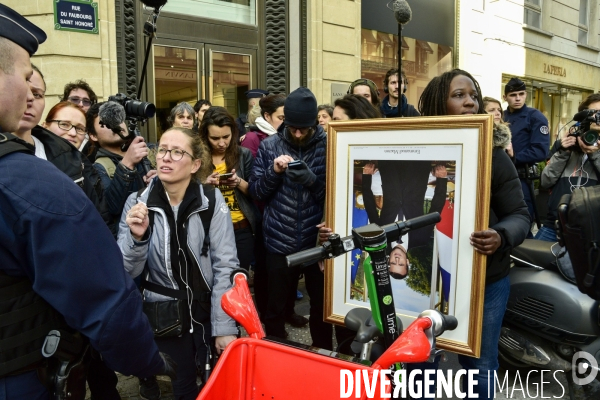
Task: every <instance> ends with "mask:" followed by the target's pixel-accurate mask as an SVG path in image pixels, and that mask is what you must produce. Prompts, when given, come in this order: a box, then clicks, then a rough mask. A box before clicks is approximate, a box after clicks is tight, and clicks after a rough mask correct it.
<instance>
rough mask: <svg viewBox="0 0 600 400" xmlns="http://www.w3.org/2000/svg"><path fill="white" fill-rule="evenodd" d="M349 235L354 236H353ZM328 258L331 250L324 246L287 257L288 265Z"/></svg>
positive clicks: (311, 262) (310, 262)
mask: <svg viewBox="0 0 600 400" xmlns="http://www.w3.org/2000/svg"><path fill="white" fill-rule="evenodd" d="M349 237H350V238H352V237H351V236H349ZM344 239H345V238H344ZM326 258H329V251H328V250H327V249H326V248H325V247H324V246H320V247H314V248H312V249H308V250H303V251H300V252H298V253H294V254H290V255H289V256H287V257H286V259H287V264H288V267H295V266H297V265H304V264H306V265H308V264H314V263H316V262H317V261H321V260H325V259H326Z"/></svg>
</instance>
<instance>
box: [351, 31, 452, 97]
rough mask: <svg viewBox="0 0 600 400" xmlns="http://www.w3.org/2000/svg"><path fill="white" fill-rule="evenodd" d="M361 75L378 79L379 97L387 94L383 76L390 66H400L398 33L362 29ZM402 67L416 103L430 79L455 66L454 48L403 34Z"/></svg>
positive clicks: (409, 90)
mask: <svg viewBox="0 0 600 400" xmlns="http://www.w3.org/2000/svg"><path fill="white" fill-rule="evenodd" d="M361 39H362V46H361V72H362V73H361V75H362V76H361V77H362V78H367V79H370V80H372V81H373V82H375V83H376V84H377V86H378V88H379V94H380V97H381V98H383V97H384V96H385V94H384V90H383V79H384V78H385V73H386V72H387V71H388V70H389V69H391V68H398V36H397V35H393V34H390V33H385V32H380V31H375V30H371V29H362V31H361ZM401 46H402V70H403V71H404V73H405V74H406V77H407V78H408V81H409V89H408V90H407V92H406V93H405V95H406V97H407V98H408V102H409V103H410V104H414V105H416V104H417V103H418V102H419V97H420V95H421V93H422V91H423V89H424V88H425V86H427V83H429V81H430V80H431V79H432V78H434V77H436V76H438V75H440V74H442V73H444V72H446V71H450V70H451V69H452V48H451V47H449V46H445V45H441V44H437V43H432V42H427V41H424V40H416V39H413V38H409V37H405V36H402V44H401Z"/></svg>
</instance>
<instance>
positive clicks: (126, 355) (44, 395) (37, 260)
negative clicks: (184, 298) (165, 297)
mask: <svg viewBox="0 0 600 400" xmlns="http://www.w3.org/2000/svg"><path fill="white" fill-rule="evenodd" d="M45 40H46V34H45V33H44V32H43V31H42V30H41V29H39V28H38V27H37V26H35V25H33V24H32V23H31V22H29V21H27V20H26V19H25V18H23V17H22V16H21V15H19V14H18V13H17V12H15V11H14V10H12V9H10V8H9V7H6V6H5V5H3V4H0V132H11V131H16V130H17V127H18V123H19V120H20V119H21V117H22V115H23V113H24V112H25V109H26V107H27V101H31V100H33V94H32V92H31V90H30V89H29V84H28V79H29V77H30V76H31V75H32V72H33V71H32V69H31V64H30V61H29V58H30V56H31V55H32V54H33V53H35V51H36V50H37V48H38V45H39V44H40V43H43V42H44V41H45ZM14 138H15V137H14V136H13V135H11V134H9V133H0V260H1V262H0V321H2V323H1V324H0V350H1V356H0V399H2V400H4V399H48V398H49V396H50V394H49V393H50V392H49V391H48V389H47V387H46V386H44V385H43V384H42V382H41V380H40V379H39V378H38V376H42V375H43V374H44V373H52V371H51V368H49V366H51V365H55V364H56V362H55V360H56V359H57V358H58V356H60V360H61V361H64V360H69V357H68V356H69V355H70V356H73V357H75V358H76V357H77V356H78V354H76V353H77V349H78V347H79V346H78V344H80V343H79V342H77V341H76V338H77V336H78V335H79V334H78V333H77V332H76V331H79V332H80V333H81V334H83V335H85V336H86V337H87V338H89V342H90V344H91V345H92V346H93V347H94V348H95V349H96V350H98V351H99V352H100V354H102V356H103V358H104V360H105V362H106V364H107V365H108V366H109V367H111V368H112V369H114V370H116V371H119V372H122V373H123V374H127V375H137V376H142V377H145V376H150V375H153V374H167V375H170V376H174V372H175V368H176V366H175V365H174V363H173V362H172V361H171V360H170V358H169V357H168V356H167V355H164V354H162V353H159V352H158V348H157V347H156V344H155V343H154V340H153V333H152V331H151V329H150V325H149V324H148V320H147V318H146V317H145V316H144V315H143V314H142V299H141V296H140V293H139V291H138V290H137V288H136V286H135V284H134V283H133V281H132V280H131V278H129V276H128V275H127V273H126V272H125V270H124V268H123V259H122V255H121V253H120V251H119V248H118V247H117V244H116V243H115V241H114V239H113V237H112V235H111V234H110V232H109V230H108V228H107V227H106V225H105V223H104V222H103V221H102V218H101V217H100V215H99V214H98V213H97V212H96V210H95V209H94V205H93V204H92V203H91V202H90V200H88V199H87V197H86V196H85V194H84V193H83V191H82V190H81V189H80V188H79V187H78V186H77V185H76V184H74V183H73V181H72V180H71V179H69V178H68V177H67V176H66V175H65V174H63V173H62V172H60V171H59V170H58V169H56V168H55V167H54V166H52V165H51V164H50V163H48V162H47V161H45V160H42V159H39V158H37V157H35V156H34V154H33V153H32V152H31V151H30V150H29V149H28V148H27V147H25V146H23V145H21V144H19V143H17V142H16V141H15V140H14ZM52 330H53V331H55V332H59V333H60V335H61V336H60V337H61V339H60V340H59V341H58V346H56V348H54V347H53V346H51V344H52V343H55V342H56V340H54V341H48V343H47V345H46V346H44V349H45V351H46V352H47V353H48V354H49V353H51V352H52V351H53V350H56V352H55V353H54V354H55V357H52V358H45V357H44V356H43V355H42V346H43V344H44V340H45V339H46V337H47V335H48V333H49V332H50V331H52ZM53 335H54V336H53V337H54V338H55V339H56V338H58V335H57V334H56V333H54V334H53ZM67 338H68V339H69V340H71V339H73V341H71V342H70V343H67V341H66V340H63V339H67ZM82 346H83V347H85V346H84V345H82ZM49 369H50V370H49ZM51 390H52V389H51Z"/></svg>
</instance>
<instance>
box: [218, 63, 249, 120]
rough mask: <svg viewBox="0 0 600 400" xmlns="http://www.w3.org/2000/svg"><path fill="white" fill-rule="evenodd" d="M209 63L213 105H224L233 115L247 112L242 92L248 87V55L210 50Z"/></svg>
mask: <svg viewBox="0 0 600 400" xmlns="http://www.w3.org/2000/svg"><path fill="white" fill-rule="evenodd" d="M211 64H212V65H211V66H210V68H211V71H212V79H211V80H210V86H209V91H210V96H209V98H210V99H211V102H212V104H213V106H222V107H225V108H227V111H229V113H230V114H231V115H234V116H237V115H239V114H243V113H245V112H247V108H248V106H247V100H246V97H245V95H244V93H245V92H246V91H247V90H249V89H250V56H248V55H243V54H231V53H222V52H218V51H211Z"/></svg>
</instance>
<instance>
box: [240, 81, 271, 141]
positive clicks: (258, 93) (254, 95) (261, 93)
mask: <svg viewBox="0 0 600 400" xmlns="http://www.w3.org/2000/svg"><path fill="white" fill-rule="evenodd" d="M244 94H245V95H246V98H247V99H248V100H250V99H260V98H262V97H265V96H267V95H268V94H269V92H267V91H266V90H262V89H252V90H248V91H246V92H245V93H244ZM248 112H250V110H248ZM235 123H236V125H237V127H238V131H239V135H238V137H241V136H243V135H245V134H246V124H247V123H248V114H240V116H239V117H237V118H236V119H235Z"/></svg>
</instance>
